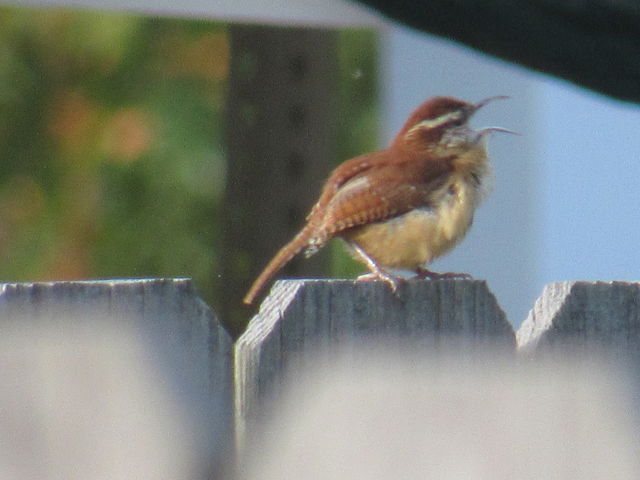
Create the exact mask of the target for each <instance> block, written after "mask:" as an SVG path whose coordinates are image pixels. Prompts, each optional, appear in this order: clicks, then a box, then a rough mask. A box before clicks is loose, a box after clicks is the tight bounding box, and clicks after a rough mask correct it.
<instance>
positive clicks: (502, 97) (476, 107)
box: [473, 95, 511, 113]
mask: <svg viewBox="0 0 640 480" xmlns="http://www.w3.org/2000/svg"><path fill="white" fill-rule="evenodd" d="M507 98H511V97H509V96H508V95H496V96H495V97H489V98H485V99H484V100H480V101H479V102H478V103H476V104H475V105H474V106H473V113H475V112H477V111H478V110H480V109H481V108H482V107H484V106H485V105H486V104H487V103H490V102H493V101H494V100H505V99H507Z"/></svg>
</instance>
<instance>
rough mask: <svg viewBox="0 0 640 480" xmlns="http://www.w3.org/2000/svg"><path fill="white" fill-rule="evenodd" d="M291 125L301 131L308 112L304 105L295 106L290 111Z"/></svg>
mask: <svg viewBox="0 0 640 480" xmlns="http://www.w3.org/2000/svg"><path fill="white" fill-rule="evenodd" d="M288 116H289V123H290V124H291V126H292V127H294V128H296V129H299V128H300V127H302V126H303V125H304V123H305V121H306V119H307V111H306V110H305V108H304V107H303V106H302V105H293V106H292V107H291V108H290V109H289V115H288Z"/></svg>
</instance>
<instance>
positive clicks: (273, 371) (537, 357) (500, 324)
mask: <svg viewBox="0 0 640 480" xmlns="http://www.w3.org/2000/svg"><path fill="white" fill-rule="evenodd" d="M98 324H100V325H103V326H104V325H108V326H111V327H115V329H114V331H116V332H118V333H121V334H122V335H124V336H127V335H132V336H135V337H136V338H138V339H143V340H144V342H143V345H144V349H145V352H146V353H145V355H148V357H149V358H150V359H151V360H152V363H153V364H154V365H155V366H156V367H157V369H158V370H159V371H160V372H161V376H160V377H159V378H160V382H161V383H162V384H163V388H165V387H166V389H167V390H168V391H169V392H171V395H173V396H174V397H175V398H179V400H180V403H181V404H183V407H185V406H186V410H187V411H188V412H189V414H190V415H191V422H192V423H188V424H187V428H188V429H194V430H197V431H199V432H200V433H202V432H204V434H201V435H200V436H199V437H198V438H197V440H196V441H197V442H198V443H199V444H200V445H199V446H198V447H197V448H196V450H200V451H203V452H205V455H207V456H208V458H209V459H210V463H211V464H210V465H209V466H208V467H206V468H210V469H211V471H212V472H213V473H210V474H209V475H208V477H209V478H217V477H216V475H218V474H219V473H220V472H221V471H222V470H223V466H225V464H226V466H227V467H228V464H229V462H230V458H231V457H232V456H233V451H232V448H233V445H234V435H233V428H234V426H235V427H236V428H237V433H238V436H237V437H236V438H235V440H236V441H238V440H239V443H238V445H237V446H240V447H243V448H251V445H252V441H253V437H254V433H256V432H257V431H258V430H257V427H258V425H260V423H261V421H262V420H263V419H264V418H265V417H267V416H268V415H270V412H271V406H272V405H274V404H276V403H278V400H279V398H280V396H281V395H282V388H283V385H284V382H285V379H287V378H291V377H292V376H293V377H295V376H296V375H300V376H303V375H306V374H307V373H306V372H308V370H307V367H309V362H318V361H319V363H321V364H322V363H323V362H325V360H326V364H325V366H326V365H329V364H330V363H331V362H332V361H335V360H336V356H337V355H341V356H340V358H341V359H344V358H347V359H349V358H351V359H354V358H356V357H355V356H354V357H349V352H356V350H358V348H359V347H361V346H362V345H367V346H368V347H370V348H373V352H371V351H370V352H371V355H375V354H376V348H378V347H384V348H385V349H386V351H387V352H388V351H399V352H400V351H401V352H405V353H406V352H411V354H414V355H417V356H416V357H415V358H417V359H418V360H416V361H417V362H418V363H419V361H424V359H423V360H419V358H420V355H423V354H424V355H425V357H424V358H428V355H430V354H433V353H434V352H435V353H437V354H440V353H446V354H449V355H453V356H455V357H456V358H459V357H463V358H464V357H465V356H468V357H469V358H471V359H473V357H474V354H475V353H476V352H484V351H486V350H487V349H490V350H491V351H492V352H495V351H496V350H497V351H498V352H499V353H500V354H501V359H503V360H504V359H505V358H506V359H507V364H510V363H513V364H514V365H517V364H518V363H519V362H516V361H515V360H516V357H515V355H516V354H519V355H521V356H526V357H527V358H529V359H530V361H528V362H526V364H527V365H529V366H530V365H532V364H534V365H535V364H536V363H537V362H539V363H543V362H548V361H549V359H551V361H552V362H563V358H568V357H567V355H568V353H567V352H571V353H575V352H582V353H586V354H587V355H592V356H595V353H598V354H601V353H604V354H606V355H608V356H609V357H613V358H614V359H615V360H617V361H620V360H621V361H622V362H626V363H627V364H628V362H629V361H632V362H633V365H637V364H638V362H639V360H640V348H639V347H640V284H639V283H626V282H610V283H604V282H594V283H588V282H564V283H555V284H551V285H548V286H547V287H546V288H545V289H544V291H543V293H542V295H541V296H540V298H539V299H538V300H537V302H536V304H535V305H534V307H533V309H532V311H531V313H530V315H529V317H528V318H527V320H526V321H525V322H524V323H523V324H522V326H521V328H520V330H519V331H518V333H517V335H516V334H514V331H513V329H512V327H511V325H510V324H509V323H508V321H507V319H506V318H505V315H504V312H503V311H502V309H501V308H500V306H499V304H498V303H497V301H496V299H495V297H494V296H493V294H492V293H491V292H490V291H489V289H488V288H487V285H486V283H485V282H483V281H477V280H453V279H451V280H439V281H428V280H425V281H413V282H408V283H404V284H402V285H401V287H400V288H399V290H398V292H397V293H396V294H393V293H391V291H390V289H389V288H388V286H387V285H386V284H384V283H381V282H354V281H347V280H286V281H280V282H277V283H276V284H275V285H274V287H273V289H272V291H271V293H270V295H269V296H268V297H267V299H266V300H265V301H264V302H263V304H262V306H261V308H260V311H259V312H258V314H256V315H255V316H254V318H253V319H252V320H251V321H250V323H249V326H248V328H247V330H246V331H245V333H244V334H243V335H242V336H241V337H240V338H239V339H238V341H237V342H236V344H235V346H233V345H232V343H231V340H230V338H229V336H228V335H227V333H226V331H225V330H224V329H223V328H222V327H221V325H220V324H219V322H218V321H217V319H216V317H215V315H214V313H213V312H212V310H211V309H210V308H209V307H208V306H206V305H205V304H204V302H202V301H201V300H200V299H199V298H198V297H197V294H196V293H195V291H194V288H193V285H192V284H191V282H190V281H189V280H187V279H157V280H114V281H83V282H51V283H25V284H3V285H1V286H0V329H2V332H3V335H2V337H0V341H3V342H4V344H3V345H4V347H3V351H4V354H5V355H4V357H3V359H4V361H7V359H10V358H13V360H15V354H16V352H17V350H16V349H15V348H13V347H15V345H14V344H12V343H11V342H14V340H15V338H17V337H15V336H12V334H13V333H15V332H21V331H22V332H24V333H25V335H26V337H25V338H26V339H27V340H29V339H35V338H36V337H37V335H33V337H29V335H31V334H33V332H37V331H38V328H40V327H46V329H48V330H47V331H48V332H54V335H53V336H52V337H51V338H52V339H53V343H54V344H58V346H60V345H66V343H64V341H63V340H64V339H67V338H75V339H76V340H77V339H79V340H80V344H82V342H83V341H84V340H86V339H88V338H91V337H92V336H93V337H101V336H103V335H104V330H103V329H102V328H97V325H98ZM78 332H80V334H81V335H79V333H78ZM78 335H79V336H78ZM107 336H108V335H107ZM23 340H24V339H23ZM97 340H100V341H101V339H100V338H97ZM29 342H31V345H30V347H31V350H29V349H28V348H24V349H23V350H24V352H25V354H26V355H30V356H31V357H34V358H35V357H38V352H39V350H41V348H40V347H42V346H47V344H46V343H45V342H42V341H41V340H40V341H36V340H34V341H31V340H29V341H27V342H23V343H24V345H29ZM14 343H15V342H14ZM18 343H19V344H20V345H23V344H21V343H20V342H18ZM70 345H74V344H70ZM95 345H96V343H95V342H94V343H92V342H87V343H86V345H85V347H83V348H85V350H82V349H79V351H80V352H83V351H86V349H87V348H93V346H95ZM99 345H102V344H101V343H99ZM47 348H48V347H47ZM65 348H66V347H65ZM100 348H102V347H100ZM45 350H46V348H45ZM18 351H19V350H18ZM118 351H119V350H117V349H115V350H114V352H118ZM380 351H382V350H380ZM7 352H9V353H11V354H12V355H14V357H11V356H10V355H9V356H8V353H7ZM34 352H35V353H34ZM60 352H65V350H64V348H63V349H59V350H55V349H54V353H55V355H54V357H51V356H49V357H47V356H46V355H45V356H42V357H41V358H39V360H37V359H36V360H37V361H35V360H34V358H31V360H30V362H31V363H29V362H27V363H26V364H27V365H31V366H32V367H34V368H35V369H36V370H37V369H38V368H40V367H38V365H43V363H42V362H45V363H46V362H49V361H50V359H51V358H55V356H56V355H58V354H59V353H60ZM345 352H346V356H345ZM76 353H77V352H71V353H70V355H71V357H72V358H75V357H73V356H74V355H76ZM548 353H549V354H550V353H553V355H547V354H548ZM358 354H361V350H360V351H358ZM65 355H66V353H65ZM323 355H324V357H323ZM563 355H565V357H563ZM78 358H79V359H80V361H81V362H82V361H84V360H83V359H84V358H85V357H84V356H82V355H80V356H79V357H78ZM431 358H433V357H431ZM358 361H360V362H361V363H367V364H369V367H371V366H372V365H376V363H375V361H374V362H371V363H369V362H368V361H367V360H362V357H359V360H358ZM38 362H40V363H38ZM532 362H533V363H532ZM14 363H15V362H14ZM18 363H19V362H18ZM53 363H54V364H56V362H55V361H54V362H53ZM347 363H348V362H347ZM383 363H384V362H383ZM383 363H379V364H380V365H382V364H383ZM65 365H67V364H65ZM70 365H72V364H70ZM435 365H436V367H435V370H436V371H437V362H436V364H435ZM484 365H485V364H484V363H479V364H477V365H474V368H475V370H469V371H475V372H477V371H478V368H479V369H480V370H482V369H483V368H484ZM36 367H37V368H36ZM47 368H49V367H47ZM83 368H84V367H83ZM92 368H94V366H90V368H89V370H88V371H89V372H91V371H93V370H91V369H92ZM428 368H430V369H431V370H430V371H431V372H433V371H434V363H430V364H429V367H428ZM54 370H55V369H54ZM371 370H372V368H369V372H371ZM373 370H375V369H373ZM3 371H8V370H6V369H4V370H3ZM109 371H110V370H105V369H102V370H100V369H97V370H96V372H97V373H96V374H101V372H102V373H104V372H107V374H109V373H108V372H109ZM425 371H427V368H426V367H425ZM413 372H414V373H419V372H420V369H414V370H413ZM467 373H468V372H467ZM402 375H404V373H403V374H402ZM634 376H635V377H638V375H637V370H636V371H632V380H633V381H636V382H637V381H638V380H639V378H634ZM3 378H4V377H3ZM29 378H31V377H29ZM33 378H40V377H37V376H36V377H33ZM62 378H63V380H64V379H65V378H66V377H64V376H63V377H62ZM74 378H75V377H74ZM83 378H84V377H83ZM295 378H300V379H302V377H295ZM407 378H409V377H407ZM411 378H413V377H411ZM415 378H419V376H418V377H415ZM443 378H444V377H443ZM461 378H462V377H461ZM465 378H466V377H465ZM483 378H484V377H483ZM487 378H490V379H491V378H493V379H495V378H498V377H487ZM504 378H505V379H507V381H511V380H509V379H512V380H513V379H515V378H517V374H516V376H513V375H512V374H508V375H506V376H505V377H504ZM558 378H560V377H558ZM558 378H556V380H554V381H555V382H558V383H557V385H561V380H558ZM18 380H19V379H18ZM15 381H16V380H15V379H14V382H15ZM65 381H66V380H65ZM415 381H417V380H415ZM438 381H439V382H441V381H442V379H440V380H438ZM465 381H466V380H465ZM491 381H494V380H491ZM496 381H497V383H496V385H502V384H503V383H504V382H503V381H502V380H496ZM3 382H4V380H3ZM97 382H98V383H97V385H99V384H100V379H97ZM411 382H414V380H411V381H409V384H411ZM513 382H514V385H515V384H516V383H518V385H519V386H518V388H520V389H522V390H521V392H523V393H522V395H523V397H522V398H523V399H524V398H529V397H528V396H529V395H530V394H529V393H526V392H529V390H527V388H530V387H527V386H526V382H525V383H522V382H519V381H518V382H516V381H515V380H513ZM5 383H6V382H5ZM18 383H20V382H19V381H18ZM27 383H28V382H27ZM107 383H108V382H107ZM543 383H544V382H543ZM391 384H392V385H393V382H392V383H391ZM540 385H542V383H541V384H540ZM554 385H556V384H554ZM440 387H442V385H440ZM104 388H106V386H105V387H104ZM492 388H493V387H492ZM567 388H568V390H567ZM567 388H565V389H564V390H563V391H564V393H563V395H565V396H564V397H562V398H560V397H558V399H557V400H556V404H557V405H560V404H562V402H565V400H562V399H563V398H565V399H566V398H570V397H567V396H566V395H570V393H567V392H570V391H571V388H573V387H571V386H569V387H567ZM534 390H535V389H534ZM559 390H562V389H559ZM16 391H17V392H18V393H20V391H19V389H18V390H16ZM490 391H491V388H488V387H487V389H485V393H486V392H489V393H488V394H490ZM553 391H554V389H553V388H547V389H546V393H545V395H551V394H552V392H553ZM8 392H9V393H11V392H12V390H9V391H8ZM99 392H100V389H99V388H98V389H97V390H96V394H99ZM550 392H551V393H550ZM515 394H516V393H515V392H514V395H515ZM16 395H17V393H16ZM420 395H422V394H420ZM518 395H520V393H518ZM587 397H588V395H587ZM587 397H585V398H587ZM3 398H5V400H6V401H9V402H11V401H13V402H14V403H15V401H16V400H15V399H13V400H11V399H10V398H9V399H8V400H7V398H8V397H3ZM20 398H21V397H20ZM425 398H426V397H425ZM505 398H510V397H509V394H508V392H507V396H506V397H505ZM514 398H515V397H514ZM534 398H535V397H534ZM589 398H590V397H589ZM5 400H3V399H2V398H0V408H1V407H6V405H5V404H3V403H4V402H5ZM234 402H235V403H234ZM10 404H11V403H9V405H10ZM554 408H556V407H554ZM554 411H556V410H553V409H551V410H549V412H550V413H549V414H551V415H553V414H554V413H553V412H554ZM558 411H559V410H558ZM544 412H545V411H542V410H541V411H540V415H543V416H544V415H547V414H546V413H544ZM496 418H500V417H499V415H498V417H496ZM541 418H542V417H541ZM424 421H427V419H426V417H425V418H424ZM507 423H508V422H507ZM1 424H2V419H1V418H0V426H1ZM605 427H606V425H605ZM598 428H600V427H598ZM603 428H604V427H603ZM254 429H255V430H254ZM398 435H400V436H401V434H398ZM169 436H172V435H171V433H170V432H169ZM176 438H178V436H176ZM7 448H8V447H7ZM21 448H22V447H21ZM27 450H28V448H27ZM0 453H1V452H0ZM32 453H35V454H37V453H38V452H32ZM0 458H2V457H1V456H0ZM576 458H577V457H576ZM580 458H584V456H583V457H580ZM0 467H1V465H0ZM140 478H144V476H141V477H140Z"/></svg>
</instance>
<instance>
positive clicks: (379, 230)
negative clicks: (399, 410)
mask: <svg viewBox="0 0 640 480" xmlns="http://www.w3.org/2000/svg"><path fill="white" fill-rule="evenodd" d="M499 98H507V97H504V96H497V97H491V98H487V99H485V100H482V101H481V102H478V103H475V104H473V103H468V102H465V101H462V100H458V99H455V98H451V97H434V98H431V99H429V100H427V101H426V102H424V103H423V104H422V105H420V106H419V107H418V108H417V109H416V110H415V111H414V112H413V113H412V114H411V116H410V117H409V119H408V120H407V121H406V123H405V124H404V126H403V127H402V129H401V130H400V132H399V133H398V134H397V135H396V137H395V138H394V139H393V141H392V142H391V145H390V146H389V147H388V148H386V149H385V150H380V151H378V152H374V153H368V154H364V155H360V156H358V157H355V158H352V159H351V160H347V161H346V162H344V163H343V164H341V165H340V166H338V167H337V168H336V169H335V170H334V171H333V173H332V174H331V176H330V177H329V179H328V180H327V182H326V183H325V185H324V187H323V189H322V192H321V194H320V199H319V200H318V202H317V203H316V204H315V205H314V206H313V208H312V210H311V212H310V213H309V215H308V216H307V224H306V225H305V226H304V227H303V228H302V230H301V231H300V232H299V233H298V234H297V235H296V236H295V237H294V238H293V240H291V241H290V242H289V243H288V244H286V245H285V246H284V247H282V249H281V250H280V251H279V252H278V253H277V254H276V255H275V257H273V259H272V260H271V261H270V262H269V264H268V265H267V266H266V268H265V269H264V270H263V272H262V273H261V274H260V275H259V276H258V278H257V279H256V280H255V282H254V283H253V285H252V287H251V289H250V290H249V292H248V293H247V294H246V296H245V297H244V303H246V304H250V303H252V302H253V301H254V299H255V298H256V296H257V295H258V293H259V292H260V290H261V289H262V288H263V287H264V286H265V284H266V283H267V282H268V281H269V280H270V279H271V277H273V275H275V273H276V272H277V271H278V270H280V269H281V268H282V267H283V266H284V265H285V264H286V263H287V262H289V261H290V260H291V259H292V258H293V257H294V256H295V255H297V254H298V253H300V252H302V251H304V253H305V255H306V256H307V257H309V256H311V255H313V254H314V253H315V252H317V251H318V250H319V249H320V248H322V247H323V246H324V245H325V244H326V243H327V242H328V241H329V240H330V239H331V238H333V237H340V238H342V239H343V240H345V241H346V243H347V245H348V246H349V247H350V248H351V250H352V251H353V253H354V255H355V257H356V258H357V259H359V260H360V261H362V262H363V263H364V264H365V265H366V266H367V267H368V268H369V270H370V271H371V273H370V274H369V275H365V276H363V277H360V278H378V279H381V280H384V281H385V282H387V283H388V284H389V285H390V286H391V289H392V290H393V291H394V292H395V290H396V289H397V284H398V280H399V278H398V277H396V276H395V275H394V274H393V273H392V270H412V271H414V272H415V273H417V274H418V276H419V277H422V278H425V277H431V278H439V277H447V276H459V275H460V276H468V275H463V274H462V275H461V274H452V273H445V274H438V273H435V272H431V271H429V270H427V269H426V266H427V265H428V264H429V263H430V262H431V261H432V260H433V259H435V258H436V257H439V256H441V255H443V254H445V253H447V252H448V251H449V250H451V249H452V248H453V247H454V246H455V245H456V244H457V243H458V242H460V240H462V238H463V237H464V236H465V234H466V233H467V231H468V230H469V227H470V226H471V222H472V220H473V214H474V212H475V209H476V207H477V205H478V203H479V202H480V200H481V199H482V197H483V184H484V183H485V180H486V179H487V177H488V175H489V172H490V166H489V158H488V156H487V151H486V141H485V139H486V137H487V134H488V133H489V132H492V131H503V132H509V133H514V132H511V131H510V130H506V129H503V128H498V127H489V128H484V129H482V130H473V129H472V128H471V127H470V126H469V124H468V122H469V119H470V118H471V116H472V115H473V114H474V113H475V112H476V111H478V109H480V108H481V107H483V106H484V105H486V104H487V103H489V102H490V101H492V100H495V99H499Z"/></svg>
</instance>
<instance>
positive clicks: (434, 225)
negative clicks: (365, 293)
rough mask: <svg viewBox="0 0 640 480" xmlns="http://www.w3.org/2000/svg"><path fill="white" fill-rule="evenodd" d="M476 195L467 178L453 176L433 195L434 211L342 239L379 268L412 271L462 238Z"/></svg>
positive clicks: (365, 228) (361, 229) (417, 211)
mask: <svg viewBox="0 0 640 480" xmlns="http://www.w3.org/2000/svg"><path fill="white" fill-rule="evenodd" d="M480 195H481V193H480V191H479V187H478V185H477V184H476V183H475V182H474V180H473V179H472V178H471V177H468V176H467V175H454V176H452V178H451V182H450V183H447V184H446V185H445V186H444V187H442V189H441V190H440V191H439V192H436V193H435V194H434V198H436V199H438V200H437V201H436V202H434V205H437V207H434V208H418V209H415V210H412V211H410V212H408V213H405V214H403V215H400V216H397V217H394V218H392V219H390V220H386V221H383V222H377V223H372V224H369V225H364V226H362V227H358V228H355V229H352V230H349V231H347V232H344V233H343V235H342V236H343V237H345V239H346V240H347V241H349V242H355V243H356V244H357V245H359V246H360V247H361V248H362V249H363V250H364V251H365V252H367V254H368V255H369V256H370V257H372V258H373V259H374V260H375V261H376V262H377V263H378V264H379V265H380V266H382V267H383V268H384V267H386V268H391V269H405V270H415V269H417V268H418V267H421V266H425V265H427V264H429V263H430V262H431V261H432V260H434V259H435V258H437V257H439V256H441V255H444V254H445V253H447V252H448V251H449V250H451V249H452V248H453V247H454V246H455V245H456V244H457V243H458V242H460V241H461V240H462V239H463V238H464V236H465V234H466V233H467V231H468V230H469V227H470V226H471V222H472V221H473V214H474V212H475V208H476V206H477V204H478V202H479V199H480Z"/></svg>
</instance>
